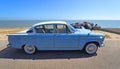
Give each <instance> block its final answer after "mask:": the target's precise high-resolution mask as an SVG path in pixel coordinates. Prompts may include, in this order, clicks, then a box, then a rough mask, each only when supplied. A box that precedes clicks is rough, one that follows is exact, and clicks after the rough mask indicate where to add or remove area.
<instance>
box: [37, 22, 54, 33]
mask: <svg viewBox="0 0 120 69" xmlns="http://www.w3.org/2000/svg"><path fill="white" fill-rule="evenodd" d="M35 30H36V33H53V32H54V25H52V24H46V25H39V26H36V27H35Z"/></svg>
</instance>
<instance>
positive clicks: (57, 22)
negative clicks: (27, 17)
mask: <svg viewBox="0 0 120 69" xmlns="http://www.w3.org/2000/svg"><path fill="white" fill-rule="evenodd" d="M43 24H67V23H66V22H65V21H45V22H40V23H37V24H34V25H33V26H38V25H43Z"/></svg>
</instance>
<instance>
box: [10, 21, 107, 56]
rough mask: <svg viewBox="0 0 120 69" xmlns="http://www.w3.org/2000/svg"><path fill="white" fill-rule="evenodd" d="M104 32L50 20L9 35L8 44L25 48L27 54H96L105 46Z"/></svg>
mask: <svg viewBox="0 0 120 69" xmlns="http://www.w3.org/2000/svg"><path fill="white" fill-rule="evenodd" d="M104 38H105V35H104V34H100V33H94V32H92V31H91V30H87V29H75V28H73V27H72V26H71V25H70V24H68V23H66V22H64V21H48V22H41V23H38V24H35V25H33V26H32V27H31V28H30V29H28V30H25V31H21V32H18V33H15V34H9V35H8V42H9V44H8V46H10V47H14V48H18V49H23V50H24V51H25V53H27V54H33V53H35V52H36V51H37V50H84V51H85V52H86V53H87V54H95V53H96V52H97V49H98V47H103V46H104V44H103V43H104Z"/></svg>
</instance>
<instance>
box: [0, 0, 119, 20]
mask: <svg viewBox="0 0 120 69" xmlns="http://www.w3.org/2000/svg"><path fill="white" fill-rule="evenodd" d="M0 19H1V20H2V19H4V20H5V19H12V20H13V19H20V20H21V19H33V20H38V19H90V20H94V19H96V20H120V0H0Z"/></svg>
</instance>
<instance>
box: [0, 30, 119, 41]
mask: <svg viewBox="0 0 120 69" xmlns="http://www.w3.org/2000/svg"><path fill="white" fill-rule="evenodd" d="M26 29H27V28H0V39H7V34H13V33H16V32H19V31H23V30H26ZM107 30H108V29H107ZM109 30H112V31H113V29H109ZM93 31H94V32H98V33H102V34H105V36H106V39H120V34H116V33H113V32H108V31H103V30H93ZM117 31H120V29H119V30H118V29H117Z"/></svg>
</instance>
